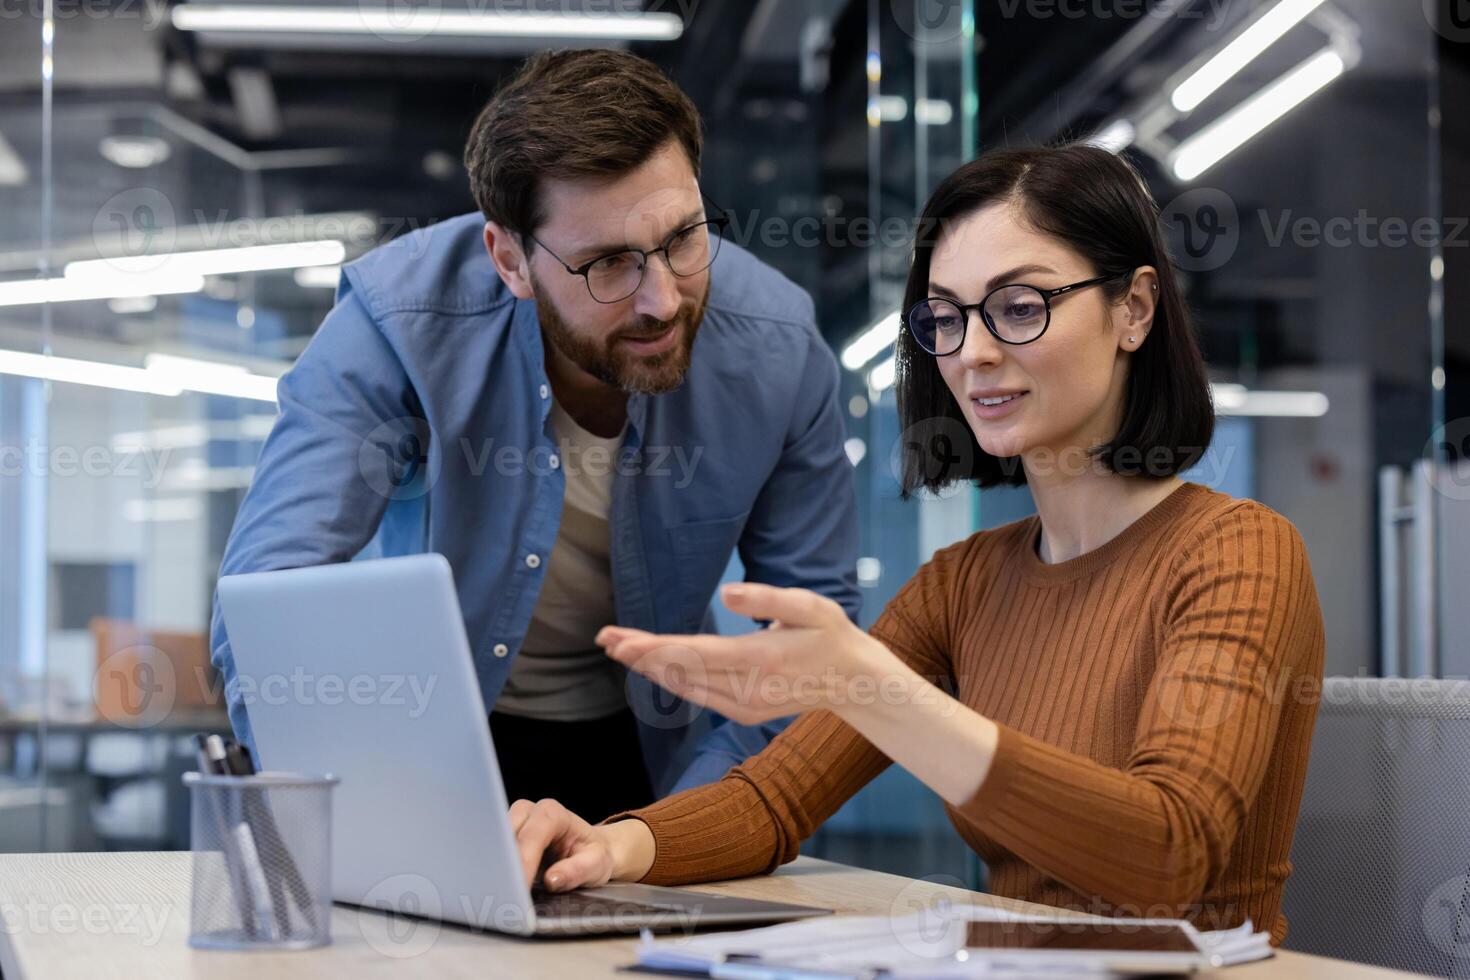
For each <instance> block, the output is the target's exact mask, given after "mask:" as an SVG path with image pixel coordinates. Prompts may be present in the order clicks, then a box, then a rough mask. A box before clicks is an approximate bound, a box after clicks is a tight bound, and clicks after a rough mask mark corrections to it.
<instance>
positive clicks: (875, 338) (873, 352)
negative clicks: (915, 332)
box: [842, 310, 898, 371]
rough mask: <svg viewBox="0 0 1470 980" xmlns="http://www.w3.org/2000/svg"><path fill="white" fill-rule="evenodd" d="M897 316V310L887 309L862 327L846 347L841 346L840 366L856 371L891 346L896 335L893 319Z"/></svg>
mask: <svg viewBox="0 0 1470 980" xmlns="http://www.w3.org/2000/svg"><path fill="white" fill-rule="evenodd" d="M897 316H898V311H897V310H889V311H888V312H887V313H885V314H883V315H882V316H880V317H879V318H878V319H877V320H874V321H873V322H872V323H871V324H870V325H868V326H866V327H864V328H863V329H862V330H861V331H860V332H859V333H858V335H857V336H856V337H854V338H853V339H852V341H851V342H850V343H849V344H848V345H847V346H846V347H844V348H842V366H843V367H845V368H847V369H848V370H849V371H856V370H858V369H859V368H861V367H862V366H863V365H864V364H866V363H868V362H869V361H871V360H872V359H873V358H875V357H877V356H878V355H879V354H881V353H883V352H884V351H885V350H887V349H888V348H889V347H892V346H893V341H894V338H895V337H896V336H897V333H896V332H895V331H894V329H893V325H894V324H893V321H894V318H895V317H897Z"/></svg>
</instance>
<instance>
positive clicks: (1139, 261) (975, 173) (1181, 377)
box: [896, 143, 1215, 496]
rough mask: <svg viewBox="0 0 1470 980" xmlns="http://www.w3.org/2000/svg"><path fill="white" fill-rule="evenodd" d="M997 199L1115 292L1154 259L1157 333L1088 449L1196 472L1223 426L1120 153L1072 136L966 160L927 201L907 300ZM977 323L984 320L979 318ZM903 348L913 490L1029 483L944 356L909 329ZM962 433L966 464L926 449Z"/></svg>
mask: <svg viewBox="0 0 1470 980" xmlns="http://www.w3.org/2000/svg"><path fill="white" fill-rule="evenodd" d="M996 203H1008V204H1011V205H1014V207H1015V209H1016V213H1017V214H1018V215H1020V216H1021V220H1022V221H1024V222H1025V223H1026V224H1028V225H1030V226H1031V227H1032V228H1034V229H1035V230H1037V231H1039V232H1041V233H1042V234H1045V235H1050V236H1051V237H1053V238H1055V239H1057V240H1059V241H1061V242H1063V243H1065V244H1066V245H1067V246H1069V247H1070V248H1072V249H1073V250H1075V251H1076V252H1078V253H1079V254H1080V255H1082V256H1083V257H1084V258H1085V259H1087V261H1088V262H1090V263H1091V265H1092V267H1093V271H1092V272H1091V273H1090V275H1089V278H1090V277H1091V276H1094V275H1095V276H1111V277H1113V278H1112V279H1110V280H1109V281H1108V282H1105V283H1103V284H1102V285H1101V286H1099V287H1098V288H1100V289H1103V290H1104V291H1105V295H1106V296H1107V298H1108V299H1109V301H1112V302H1116V301H1118V300H1120V299H1121V298H1122V297H1123V296H1124V294H1126V293H1127V291H1128V288H1129V285H1130V284H1131V281H1132V276H1131V273H1132V272H1133V270H1135V269H1137V268H1138V267H1140V266H1145V265H1150V266H1153V267H1154V268H1156V269H1157V270H1158V273H1159V296H1158V306H1157V308H1156V310H1155V312H1154V320H1153V327H1152V329H1150V331H1149V334H1148V339H1147V340H1146V341H1145V342H1144V343H1143V345H1142V346H1140V347H1139V348H1138V349H1137V350H1136V351H1134V352H1133V355H1132V362H1131V364H1130V365H1129V370H1128V384H1127V388H1126V390H1125V391H1124V394H1123V409H1122V416H1121V417H1122V422H1121V424H1120V425H1119V427H1118V431H1117V433H1116V434H1115V435H1114V436H1113V438H1112V440H1111V441H1110V442H1108V443H1107V444H1106V445H1102V446H1096V447H1091V452H1092V455H1093V458H1094V459H1095V460H1097V461H1098V463H1100V464H1101V465H1103V466H1106V467H1107V468H1109V469H1111V470H1112V471H1113V472H1115V473H1122V474H1125V475H1129V476H1143V477H1166V476H1173V475H1175V474H1177V473H1179V472H1180V471H1182V470H1185V469H1188V468H1189V467H1190V466H1192V465H1193V464H1194V463H1195V462H1196V461H1197V460H1198V459H1199V458H1200V457H1201V456H1203V455H1204V452H1205V450H1206V448H1208V447H1209V444H1210V438H1211V436H1212V435H1213V433H1214V428H1215V411H1214V406H1213V405H1212V403H1211V401H1210V388H1209V381H1208V378H1207V375H1206V373H1205V363H1204V358H1203V356H1202V355H1201V354H1200V349H1199V342H1198V340H1197V339H1196V337H1195V332H1194V327H1193V324H1192V322H1191V320H1190V315H1189V307H1188V305H1187V304H1186V303H1185V301H1184V295H1183V292H1182V290H1181V288H1180V284H1179V280H1178V275H1177V274H1176V272H1175V269H1174V262H1173V260H1172V259H1171V258H1170V256H1169V250H1168V246H1167V245H1166V244H1165V240H1164V234H1163V230H1162V228H1161V227H1160V223H1159V209H1158V205H1157V204H1155V203H1154V200H1153V197H1152V196H1151V195H1150V194H1149V192H1148V188H1147V187H1146V186H1145V184H1144V182H1143V178H1142V177H1141V176H1140V175H1139V174H1138V172H1137V171H1136V170H1135V169H1134V168H1133V167H1132V166H1131V165H1130V164H1129V163H1128V162H1127V161H1125V160H1124V159H1122V158H1121V157H1118V156H1115V155H1113V154H1112V153H1109V152H1107V151H1106V150H1103V149H1100V148H1098V147H1095V146H1091V145H1088V144H1084V143H1073V144H1068V145H1065V146H1056V147H1023V148H1007V149H1001V150H994V151H991V152H989V153H986V154H983V155H982V156H980V157H978V158H976V159H975V160H972V161H970V162H969V163H967V164H965V165H964V166H962V167H960V168H959V169H958V170H956V171H955V172H954V173H952V174H950V175H949V176H948V177H946V178H945V179H944V180H943V181H941V182H940V184H939V186H938V187H936V188H935V189H934V193H933V194H932V195H931V196H930V198H929V201H928V203H927V204H926V205H925V206H924V214H923V217H922V218H921V219H920V222H919V226H918V228H919V230H918V233H917V235H916V236H915V241H914V257H913V264H912V265H911V266H910V268H909V277H908V283H907V286H906V288H905V289H904V299H903V309H904V310H908V309H911V308H912V307H913V305H914V304H915V303H918V302H919V301H920V300H923V299H925V298H926V297H927V296H928V295H929V264H930V261H931V260H932V258H933V254H934V247H935V244H936V243H937V240H938V238H939V237H940V235H941V234H942V232H943V230H944V228H945V227H946V226H950V225H953V224H954V223H955V222H956V221H958V220H959V219H961V218H964V217H967V216H969V215H972V214H974V213H975V212H976V211H979V210H981V209H983V208H985V207H986V206H988V205H991V204H996ZM973 329H978V330H983V329H985V328H984V326H982V325H980V324H978V323H977V324H976V325H975V327H974V328H973ZM1042 342H1043V343H1044V342H1045V341H1042ZM951 356H954V355H951ZM896 357H897V362H896V363H897V371H898V374H897V380H896V387H897V391H896V394H897V400H898V413H899V423H900V425H901V426H902V430H903V431H904V432H905V433H906V437H905V439H906V442H907V443H908V446H906V448H905V452H904V454H903V475H902V479H901V486H902V490H903V494H904V495H905V496H908V495H909V494H910V493H912V492H914V491H915V490H918V489H920V488H923V489H927V490H930V491H932V492H938V491H940V490H942V489H944V488H945V487H947V486H949V485H950V484H952V483H955V482H958V481H962V480H973V481H975V482H976V483H978V484H979V485H980V486H982V487H992V486H997V485H1002V484H1003V485H1009V486H1020V485H1022V484H1024V483H1025V482H1026V472H1025V469H1024V468H1023V467H1022V465H1021V461H1020V460H1019V459H1016V458H1007V459H1001V458H998V457H995V456H992V455H990V454H989V453H987V452H985V450H983V449H982V448H980V444H979V443H978V442H977V441H976V440H975V436H974V434H973V432H971V430H970V427H969V423H968V421H967V417H966V413H965V412H964V411H963V409H962V408H961V406H960V405H959V404H958V403H957V402H956V401H955V397H954V395H953V394H951V393H950V390H949V388H948V387H947V386H946V385H945V383H944V378H943V376H942V375H941V374H940V373H939V365H938V363H937V358H935V356H934V355H933V354H930V353H928V352H927V351H925V350H924V349H923V348H922V347H920V346H919V345H918V343H917V342H916V341H915V340H914V338H913V335H912V334H910V333H909V331H908V330H906V329H902V328H900V333H899V339H898V345H897V353H896ZM956 432H964V433H966V436H965V438H966V439H967V440H968V442H969V452H968V453H965V452H964V451H963V450H960V451H959V452H955V449H957V448H958V447H950V448H949V450H948V454H947V458H948V459H949V460H951V462H953V461H955V460H958V461H960V462H959V463H958V465H946V466H943V467H940V468H936V467H935V466H934V465H933V460H932V459H931V458H930V457H931V455H932V454H931V453H930V452H928V451H927V450H928V448H929V447H930V443H931V442H932V441H933V440H936V439H951V438H952V435H953V434H954V433H956ZM910 449H912V450H914V451H909V450H910Z"/></svg>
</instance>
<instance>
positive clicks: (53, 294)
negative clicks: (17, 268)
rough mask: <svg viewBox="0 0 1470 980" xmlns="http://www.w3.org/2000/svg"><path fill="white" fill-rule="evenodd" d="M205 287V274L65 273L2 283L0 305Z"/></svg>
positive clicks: (158, 294) (123, 295)
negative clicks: (54, 276)
mask: <svg viewBox="0 0 1470 980" xmlns="http://www.w3.org/2000/svg"><path fill="white" fill-rule="evenodd" d="M68 269H70V267H68ZM203 288H204V277H203V276H200V275H189V274H184V275H179V274H175V273H171V272H169V273H149V274H146V275H120V274H118V273H117V272H115V271H114V272H112V273H110V274H107V275H101V274H98V275H92V276H62V277H61V278H57V279H25V280H20V281H15V282H5V283H0V306H29V305H31V304H35V303H72V302H79V301H82V300H93V299H122V298H128V297H135V296H166V295H171V294H175V293H197V292H199V291H200V290H201V289H203Z"/></svg>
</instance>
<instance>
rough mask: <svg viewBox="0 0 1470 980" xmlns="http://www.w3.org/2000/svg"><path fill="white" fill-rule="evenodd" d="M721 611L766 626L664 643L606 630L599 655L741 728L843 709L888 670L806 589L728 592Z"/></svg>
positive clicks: (886, 658)
mask: <svg viewBox="0 0 1470 980" xmlns="http://www.w3.org/2000/svg"><path fill="white" fill-rule="evenodd" d="M721 597H722V598H723V599H724V602H725V606H726V607H727V608H728V609H729V610H730V611H731V612H734V613H738V614H740V615H743V616H749V617H750V618H752V619H758V620H768V621H770V622H771V624H772V628H770V629H764V630H760V631H758V632H755V633H747V634H745V635H744V636H712V635H700V636H666V635H660V634H656V633H646V632H644V631H642V630H635V629H628V628H625V627H621V626H607V627H604V628H603V629H602V631H601V632H599V633H598V634H597V643H598V645H599V646H601V647H603V649H604V650H605V651H606V652H607V655H608V656H609V657H611V658H613V659H614V660H616V661H618V662H619V663H621V664H623V665H624V666H626V667H628V668H629V669H631V670H636V671H638V672H639V673H640V674H643V675H645V676H646V677H648V678H650V679H652V680H653V681H654V682H655V683H657V684H658V685H659V686H661V687H663V688H665V689H666V690H668V691H670V692H672V693H673V694H677V695H678V696H679V697H681V698H684V699H685V700H688V701H694V702H697V703H699V704H702V705H704V706H705V707H708V708H711V709H713V710H715V711H718V712H719V713H720V714H722V715H724V716H725V717H727V718H730V719H732V720H734V721H736V722H740V723H742V724H753V723H756V722H761V721H767V720H769V719H772V718H782V717H785V716H786V715H790V714H795V713H796V712H799V711H809V710H812V709H815V708H837V707H839V706H841V705H843V704H846V703H848V701H849V697H848V695H849V693H850V688H851V686H852V685H854V684H855V683H863V684H873V683H875V682H876V679H877V678H878V677H881V676H884V675H885V674H886V673H887V672H888V670H890V669H891V667H892V666H893V665H894V664H896V663H897V658H896V657H894V656H893V654H892V653H890V652H889V651H888V649H887V648H885V647H884V646H883V645H882V644H880V643H878V642H877V641H876V640H874V639H872V638H871V637H869V636H868V635H867V634H866V633H864V632H863V631H862V630H860V629H858V628H857V627H856V626H854V625H853V624H852V621H851V620H849V619H848V618H847V614H846V613H845V612H843V610H842V607H841V606H839V605H838V604H837V603H835V602H833V601H832V600H831V599H828V598H826V597H825V596H821V595H818V594H817V593H815V592H811V591H809V590H807V589H782V588H776V587H774V586H769V585H758V584H754V583H748V582H747V583H736V584H732V585H727V586H725V588H724V589H723V590H722V591H721Z"/></svg>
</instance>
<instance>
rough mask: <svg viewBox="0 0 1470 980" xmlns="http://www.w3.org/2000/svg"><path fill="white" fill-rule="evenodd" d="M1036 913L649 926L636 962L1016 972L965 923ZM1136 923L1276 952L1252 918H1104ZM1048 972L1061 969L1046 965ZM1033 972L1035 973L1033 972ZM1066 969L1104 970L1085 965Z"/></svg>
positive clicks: (839, 972)
mask: <svg viewBox="0 0 1470 980" xmlns="http://www.w3.org/2000/svg"><path fill="white" fill-rule="evenodd" d="M1055 918H1056V917H1055V916H1036V915H1027V914H1020V913H1016V912H1009V911H1006V910H1004V909H998V908H988V907H984V906H970V905H956V906H940V907H938V908H934V909H927V910H925V911H922V912H918V913H915V914H913V915H906V916H898V917H892V916H848V915H839V916H833V917H830V918H823V919H812V920H808V921H802V922H788V923H784V924H782V925H776V926H767V927H764V928H760V929H748V930H744V931H741V932H722V933H711V934H705V935H699V936H693V937H680V938H673V939H661V940H655V939H653V937H652V935H651V934H649V933H644V935H643V940H642V942H641V943H640V944H639V949H638V963H639V965H640V966H644V967H647V968H649V969H655V970H658V969H665V970H693V971H703V972H706V973H707V974H708V975H709V976H711V977H715V978H731V980H738V978H751V980H758V978H786V977H791V978H803V980H805V978H820V977H834V978H836V977H855V978H864V977H871V976H873V975H875V974H877V973H879V972H880V971H883V972H885V973H886V974H887V975H889V976H892V977H894V978H895V980H928V978H935V980H950V978H962V977H1012V976H1020V975H1023V974H1024V973H1026V972H1029V971H1017V970H1015V969H1009V968H1007V969H998V968H996V967H995V966H994V965H993V964H990V963H987V962H985V961H984V959H983V958H981V957H974V956H969V955H968V954H967V953H966V951H965V936H966V931H967V924H968V923H969V922H972V921H976V922H1048V921H1053V920H1054V919H1055ZM1087 918H1089V919H1092V920H1093V921H1101V922H1108V923H1117V924H1119V925H1120V926H1123V927H1128V926H1132V927H1135V928H1136V927H1137V926H1139V925H1140V924H1145V923H1164V922H1167V923H1169V924H1171V925H1180V926H1181V927H1182V928H1184V929H1185V930H1186V931H1188V932H1189V933H1190V934H1191V935H1192V936H1194V937H1195V938H1196V941H1197V942H1198V943H1199V945H1200V947H1201V948H1202V949H1203V950H1205V952H1206V954H1207V955H1208V956H1209V957H1210V959H1211V960H1212V965H1215V966H1228V965H1231V964H1233V963H1244V962H1248V961H1250V960H1256V959H1263V958H1265V957H1267V956H1270V955H1271V945H1270V939H1269V937H1268V936H1267V935H1266V934H1265V933H1258V932H1255V930H1254V927H1253V926H1252V925H1251V923H1249V922H1246V923H1245V924H1244V925H1241V926H1240V927H1238V928H1236V929H1228V930H1222V931H1220V932H1199V931H1197V930H1195V929H1194V928H1193V927H1192V926H1190V925H1189V924H1188V923H1179V922H1176V921H1175V920H1158V919H1153V920H1139V919H1102V918H1100V917H1087ZM1045 972H1046V974H1047V975H1048V976H1057V975H1059V974H1058V971H1057V969H1056V964H1048V967H1047V969H1046V971H1045ZM1033 975H1034V974H1033ZM1066 975H1069V976H1076V977H1095V976H1101V975H1104V974H1102V973H1099V972H1098V971H1097V970H1095V969H1088V968H1085V967H1082V966H1077V967H1069V968H1068V969H1067V970H1066Z"/></svg>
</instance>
